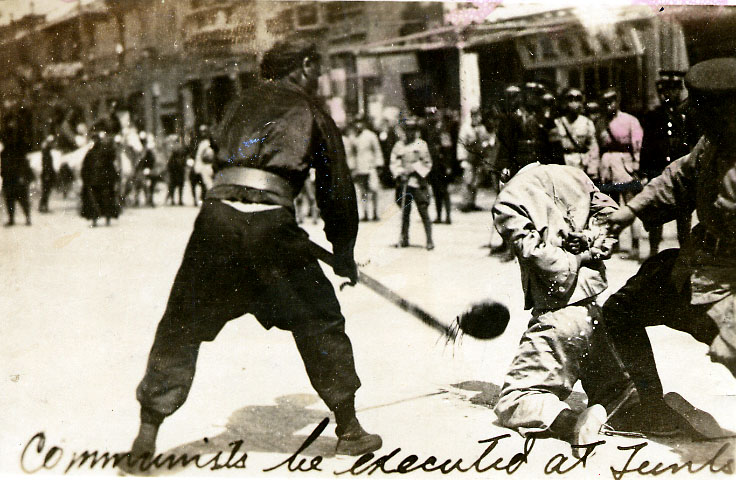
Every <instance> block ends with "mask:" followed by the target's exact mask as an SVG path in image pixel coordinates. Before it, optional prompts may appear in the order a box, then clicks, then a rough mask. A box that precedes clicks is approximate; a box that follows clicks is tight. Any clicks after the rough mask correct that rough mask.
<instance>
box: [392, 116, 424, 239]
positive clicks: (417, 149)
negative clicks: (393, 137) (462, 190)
mask: <svg viewBox="0 0 736 480" xmlns="http://www.w3.org/2000/svg"><path fill="white" fill-rule="evenodd" d="M404 131H405V134H406V140H403V139H402V140H399V141H398V142H396V145H394V148H393V150H391V173H392V174H393V176H394V178H396V179H397V182H398V188H397V190H396V192H397V198H396V201H397V203H399V205H400V207H401V238H400V239H399V243H398V244H397V247H399V248H404V247H408V246H409V219H410V216H411V204H412V203H416V204H417V210H419V216H420V217H421V218H422V224H423V225H424V233H425V235H426V238H427V250H433V249H434V242H433V241H432V222H431V221H430V220H429V211H428V209H429V183H428V181H427V177H428V176H429V172H430V170H431V168H432V158H431V157H430V155H429V147H428V146H427V142H425V141H424V140H422V138H421V137H420V135H419V125H418V123H417V119H416V118H414V117H409V118H407V119H406V120H405V121H404Z"/></svg>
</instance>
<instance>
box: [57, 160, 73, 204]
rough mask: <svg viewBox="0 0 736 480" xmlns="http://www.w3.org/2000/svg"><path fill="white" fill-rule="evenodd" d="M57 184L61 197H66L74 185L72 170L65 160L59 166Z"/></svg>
mask: <svg viewBox="0 0 736 480" xmlns="http://www.w3.org/2000/svg"><path fill="white" fill-rule="evenodd" d="M57 184H58V186H59V190H60V191H61V195H62V197H63V198H66V197H67V196H68V195H69V192H70V191H71V190H72V188H73V186H74V170H72V167H70V166H69V164H68V163H66V162H63V163H62V164H61V166H59V175H58V177H57Z"/></svg>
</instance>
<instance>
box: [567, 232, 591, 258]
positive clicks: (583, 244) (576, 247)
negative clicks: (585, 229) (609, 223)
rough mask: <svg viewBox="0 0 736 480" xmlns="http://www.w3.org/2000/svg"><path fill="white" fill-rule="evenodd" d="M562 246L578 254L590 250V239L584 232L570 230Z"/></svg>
mask: <svg viewBox="0 0 736 480" xmlns="http://www.w3.org/2000/svg"><path fill="white" fill-rule="evenodd" d="M562 248H563V249H565V250H566V251H568V252H570V253H572V254H575V255H577V254H578V253H582V252H584V251H585V250H588V239H587V238H586V237H585V235H583V233H582V232H569V233H568V234H567V235H566V236H565V238H564V239H563V240H562Z"/></svg>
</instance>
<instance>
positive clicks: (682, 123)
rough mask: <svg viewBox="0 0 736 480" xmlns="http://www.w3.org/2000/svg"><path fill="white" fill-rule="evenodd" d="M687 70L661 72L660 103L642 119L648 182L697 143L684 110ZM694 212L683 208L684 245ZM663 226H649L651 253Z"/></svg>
mask: <svg viewBox="0 0 736 480" xmlns="http://www.w3.org/2000/svg"><path fill="white" fill-rule="evenodd" d="M684 77H685V73H684V72H678V71H666V70H663V71H660V72H659V79H658V80H657V94H658V96H659V105H658V106H657V107H655V108H654V109H653V110H651V111H649V112H648V113H647V114H646V115H645V116H644V118H643V119H642V126H643V128H644V139H643V141H642V145H641V168H640V171H641V174H642V177H643V178H644V179H646V180H647V181H651V180H653V179H654V178H655V177H658V176H659V175H660V174H661V173H662V171H663V170H664V169H665V168H667V165H669V164H670V163H672V162H674V161H675V160H677V159H678V158H680V157H684V156H685V155H687V154H688V153H690V150H691V149H692V147H694V146H695V143H697V139H695V142H694V143H692V144H691V142H690V141H689V135H688V133H689V132H688V131H687V130H688V128H687V120H686V116H685V112H684V111H683V109H682V105H681V100H680V99H681V98H682V93H683V89H684V84H683V79H684ZM691 220H692V213H691V212H690V211H687V210H686V209H683V211H682V212H681V215H678V216H677V218H676V221H677V240H678V242H679V243H680V246H683V245H685V242H687V239H688V237H689V236H690V223H691ZM662 227H663V225H655V226H652V227H650V228H649V252H650V255H654V254H656V253H657V252H658V251H659V244H660V242H661V241H662Z"/></svg>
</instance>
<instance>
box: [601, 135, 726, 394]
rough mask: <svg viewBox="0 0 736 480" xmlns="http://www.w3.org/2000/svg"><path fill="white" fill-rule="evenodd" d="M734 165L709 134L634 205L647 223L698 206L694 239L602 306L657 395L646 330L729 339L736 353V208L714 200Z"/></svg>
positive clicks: (652, 262) (650, 263) (650, 264)
mask: <svg viewBox="0 0 736 480" xmlns="http://www.w3.org/2000/svg"><path fill="white" fill-rule="evenodd" d="M735 168H736V167H734V165H733V160H732V158H730V157H729V156H728V155H727V154H725V152H719V151H718V148H717V147H716V146H714V145H712V144H710V143H709V142H708V141H707V140H705V139H704V138H703V139H701V141H700V142H699V143H698V144H697V145H696V146H695V148H694V149H693V151H692V153H690V154H689V155H687V156H685V157H683V158H681V159H679V160H677V161H675V162H673V163H672V164H670V165H669V166H668V167H667V168H666V169H665V170H664V172H663V173H662V175H660V176H658V177H656V178H655V179H654V180H652V181H651V182H650V183H649V184H648V185H647V186H646V187H645V188H644V190H643V191H642V192H641V193H640V194H639V195H637V196H636V197H634V199H633V200H631V201H630V202H629V204H628V206H629V208H631V210H632V211H634V212H635V213H636V216H637V217H638V218H639V219H641V221H642V222H643V223H644V227H645V228H651V226H655V225H661V224H663V223H665V222H668V221H671V220H674V219H675V218H677V216H678V215H681V212H682V211H687V212H692V211H693V210H695V211H697V214H698V219H699V220H700V223H699V224H698V225H697V226H696V227H695V228H694V229H693V232H692V238H691V239H690V241H689V242H688V243H686V244H685V245H684V246H683V247H682V248H681V249H680V250H675V249H672V250H665V251H663V252H661V253H659V254H658V255H655V256H654V257H651V258H650V259H649V260H647V261H646V262H644V264H643V265H642V266H641V268H640V269H639V272H638V273H637V274H636V276H634V277H633V278H631V279H630V280H629V281H628V282H627V283H626V285H624V286H623V287H622V288H621V289H620V290H619V291H618V292H616V293H615V294H614V295H612V296H611V297H610V298H609V299H608V301H607V302H606V304H605V305H604V316H605V319H606V323H607V324H608V328H609V330H610V331H611V334H612V338H613V339H614V341H616V345H617V349H618V350H619V352H620V353H621V358H622V359H623V360H624V362H627V366H628V368H629V370H630V371H632V372H636V373H637V375H635V377H637V376H638V377H639V378H640V385H641V386H642V388H644V389H645V390H646V391H648V392H651V394H652V395H659V396H661V394H662V386H661V383H660V381H659V376H658V374H657V370H656V366H655V364H654V357H653V354H652V350H651V345H650V344H649V339H648V337H647V334H646V332H645V330H644V327H647V326H652V325H662V324H663V325H667V326H670V327H672V328H675V329H677V330H682V331H685V332H688V333H690V334H692V335H693V337H695V339H696V340H699V341H701V342H704V343H706V344H709V345H713V342H715V341H716V340H717V339H718V343H719V344H720V342H721V341H725V342H726V343H727V344H728V345H730V346H731V347H732V348H733V349H734V350H735V351H736V316H735V315H736V313H735V312H734V290H735V289H736V241H734V238H736V221H735V219H734V214H735V213H736V208H734V209H733V210H730V209H728V208H719V207H718V206H717V205H716V203H715V202H716V199H717V197H718V192H719V189H721V185H722V182H723V181H724V178H727V176H726V175H727V171H729V170H730V171H731V172H734V169H735ZM734 180H736V177H735V178H734ZM730 368H731V370H732V372H734V373H735V374H736V369H735V368H734V365H731V367H730Z"/></svg>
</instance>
